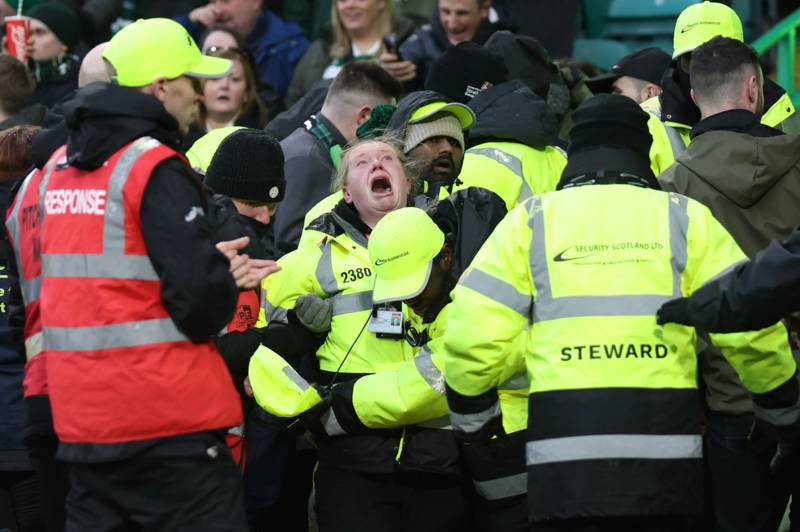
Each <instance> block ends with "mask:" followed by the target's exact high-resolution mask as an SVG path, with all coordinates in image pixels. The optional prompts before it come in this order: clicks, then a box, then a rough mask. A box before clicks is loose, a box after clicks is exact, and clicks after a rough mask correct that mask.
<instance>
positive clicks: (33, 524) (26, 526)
mask: <svg viewBox="0 0 800 532" xmlns="http://www.w3.org/2000/svg"><path fill="white" fill-rule="evenodd" d="M38 488H39V484H38V480H37V478H36V474H35V473H34V472H32V471H0V532H4V531H6V530H7V531H9V532H43V531H44V529H45V528H44V519H43V518H42V508H41V505H40V503H39V489H38Z"/></svg>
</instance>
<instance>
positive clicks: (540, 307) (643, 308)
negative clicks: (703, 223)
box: [528, 194, 689, 323]
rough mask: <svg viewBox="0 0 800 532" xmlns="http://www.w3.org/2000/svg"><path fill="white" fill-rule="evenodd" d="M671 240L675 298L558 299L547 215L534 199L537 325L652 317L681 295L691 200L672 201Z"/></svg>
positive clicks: (675, 198) (675, 196)
mask: <svg viewBox="0 0 800 532" xmlns="http://www.w3.org/2000/svg"><path fill="white" fill-rule="evenodd" d="M669 202H670V203H669V209H668V213H669V232H670V235H669V239H670V248H671V249H670V252H671V264H672V295H660V294H631V295H605V296H568V297H559V298H554V297H553V292H552V287H551V286H550V275H549V271H548V266H547V253H546V243H545V239H546V237H545V226H544V211H543V209H542V200H541V197H540V196H534V198H533V199H532V200H531V203H530V206H529V209H530V213H529V214H530V217H529V220H528V224H529V225H530V227H531V230H532V231H533V241H532V242H531V253H530V266H531V273H532V274H533V282H534V285H535V286H536V300H535V301H534V303H533V322H534V323H536V322H540V321H547V320H555V319H561V318H575V317H590V316H650V315H655V313H656V311H657V310H658V308H659V307H660V306H661V305H662V304H664V303H665V302H666V301H668V300H670V299H672V298H673V297H676V296H680V295H681V273H682V272H683V269H684V268H685V267H686V257H687V245H688V241H687V237H686V235H687V232H688V229H689V219H688V216H687V214H686V208H687V205H688V199H687V198H686V197H684V196H681V195H679V194H670V197H669Z"/></svg>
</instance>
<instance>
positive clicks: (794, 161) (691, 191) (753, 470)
mask: <svg viewBox="0 0 800 532" xmlns="http://www.w3.org/2000/svg"><path fill="white" fill-rule="evenodd" d="M690 75H691V79H692V92H691V94H692V98H693V99H694V102H695V103H696V104H697V107H698V108H699V111H700V114H701V119H700V121H699V122H697V123H696V124H695V125H694V127H693V128H692V130H691V138H692V140H691V143H690V144H689V146H688V148H687V150H686V152H684V153H683V154H682V155H680V156H679V157H678V159H677V160H676V162H675V164H674V165H672V166H671V167H669V168H668V169H667V170H666V171H665V172H664V173H662V174H661V175H660V176H659V181H660V182H661V186H662V187H663V188H664V189H665V190H669V191H674V192H679V193H681V194H684V195H686V196H689V197H691V198H693V199H696V200H698V201H700V202H701V203H703V204H705V205H706V206H707V207H708V208H710V209H711V212H712V213H713V214H714V216H715V217H716V218H717V219H718V220H719V221H720V222H721V223H722V225H723V226H724V227H725V228H726V229H727V230H728V231H729V232H730V233H731V235H732V236H733V237H734V239H735V240H736V242H737V243H738V244H739V246H740V247H741V248H742V250H744V252H745V253H747V255H748V256H750V257H752V256H753V255H755V253H756V252H757V251H759V250H760V249H762V248H763V247H764V246H766V245H767V244H768V243H769V242H770V241H771V240H780V239H783V238H786V237H787V236H788V235H789V233H790V232H791V231H792V229H793V228H794V227H796V226H797V225H800V212H798V210H797V204H798V203H799V202H800V136H797V135H785V134H783V133H782V132H781V131H778V130H777V129H773V128H771V127H768V126H766V125H764V124H762V123H761V122H760V120H759V116H760V115H761V113H762V111H763V106H764V95H763V75H762V74H761V68H760V66H759V63H758V56H757V55H756V53H755V51H753V50H752V48H750V47H749V46H747V45H746V44H744V43H742V42H740V41H739V40H736V39H730V38H726V37H715V38H713V39H711V40H710V41H708V42H706V43H705V44H702V45H701V46H699V47H698V48H696V49H695V50H694V52H693V53H692V63H691V70H690ZM773 322H774V321H773ZM773 322H771V323H773ZM700 367H701V370H702V375H703V379H704V381H705V384H706V401H707V404H708V408H709V415H708V427H709V430H708V432H707V434H706V445H707V455H706V456H707V465H708V467H709V471H710V474H711V479H712V481H711V489H712V496H713V502H714V519H715V521H716V529H717V530H722V531H728V530H731V531H733V530H742V531H744V530H774V529H775V527H776V526H777V523H779V522H780V519H781V517H782V515H783V509H784V508H785V505H786V500H787V498H788V493H789V492H788V491H787V490H786V489H785V486H781V485H779V484H778V483H776V482H773V480H772V478H771V475H770V471H769V462H770V459H771V456H772V452H771V445H770V444H765V445H760V444H759V445H752V446H749V447H748V446H745V445H738V444H737V443H736V442H737V441H738V442H744V439H745V438H746V437H747V435H748V433H749V431H750V426H751V424H752V420H753V405H752V402H751V401H750V399H749V396H748V394H747V391H746V390H745V388H744V386H743V385H742V383H741V381H740V380H739V378H738V377H737V376H736V374H735V372H734V370H733V368H732V367H731V366H730V364H729V363H728V362H727V361H726V360H725V359H724V357H723V356H722V353H721V352H720V351H719V350H716V349H714V348H712V347H709V348H708V349H707V350H706V351H705V352H704V356H703V357H701V359H700Z"/></svg>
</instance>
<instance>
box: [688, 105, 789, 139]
mask: <svg viewBox="0 0 800 532" xmlns="http://www.w3.org/2000/svg"><path fill="white" fill-rule="evenodd" d="M709 131H733V132H734V133H746V134H748V135H752V136H753V137H775V136H778V135H783V132H781V131H779V130H777V129H774V128H771V127H769V126H765V125H764V124H762V123H761V121H760V120H759V118H758V117H757V116H756V115H755V114H753V113H751V112H750V111H747V110H745V109H731V110H730V111H724V112H722V113H718V114H715V115H712V116H709V117H708V118H706V119H704V120H700V121H699V122H698V123H697V124H695V126H694V127H693V128H692V133H691V138H692V139H694V138H695V137H697V136H699V135H702V134H703V133H708V132H709Z"/></svg>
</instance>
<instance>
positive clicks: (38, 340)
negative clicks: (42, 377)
mask: <svg viewBox="0 0 800 532" xmlns="http://www.w3.org/2000/svg"><path fill="white" fill-rule="evenodd" d="M41 352H42V333H40V332H37V333H36V334H32V335H30V336H29V337H27V338H25V358H26V359H27V360H30V359H32V358H33V357H35V356H36V355H38V354H39V353H41Z"/></svg>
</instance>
